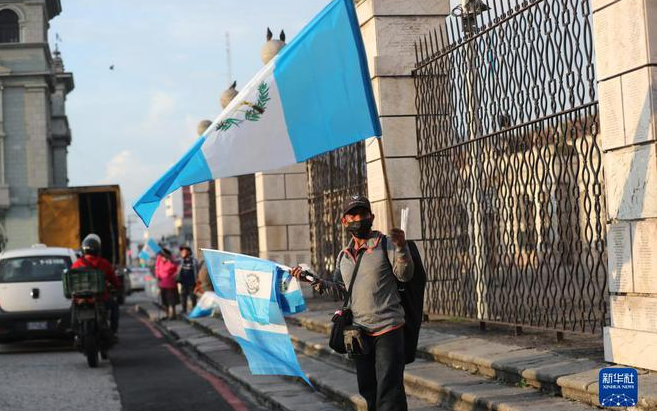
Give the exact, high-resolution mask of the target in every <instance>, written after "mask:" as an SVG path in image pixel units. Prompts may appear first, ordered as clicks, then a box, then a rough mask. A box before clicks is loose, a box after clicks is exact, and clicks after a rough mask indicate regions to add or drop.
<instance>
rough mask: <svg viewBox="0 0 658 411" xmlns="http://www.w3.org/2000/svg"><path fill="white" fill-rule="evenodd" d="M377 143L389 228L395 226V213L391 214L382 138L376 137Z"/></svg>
mask: <svg viewBox="0 0 658 411" xmlns="http://www.w3.org/2000/svg"><path fill="white" fill-rule="evenodd" d="M377 145H378V147H379V159H380V160H381V162H382V173H383V174H384V189H385V190H386V203H387V208H388V216H389V217H388V221H389V223H390V224H391V226H390V227H389V231H390V229H391V228H394V227H395V215H394V214H393V200H392V199H391V188H390V187H389V185H388V173H387V172H386V158H385V157H384V147H383V144H382V138H381V137H380V138H377Z"/></svg>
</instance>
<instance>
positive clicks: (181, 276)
mask: <svg viewBox="0 0 658 411" xmlns="http://www.w3.org/2000/svg"><path fill="white" fill-rule="evenodd" d="M178 250H179V252H180V266H179V268H178V282H179V283H180V285H181V289H180V294H181V310H182V312H183V314H185V313H187V300H188V298H189V299H190V300H191V301H192V307H194V306H195V305H196V294H195V293H194V286H195V285H196V279H197V262H196V259H195V258H194V256H193V255H192V249H191V248H190V247H187V246H184V245H183V246H180V248H179V249H178Z"/></svg>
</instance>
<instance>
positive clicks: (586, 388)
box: [286, 312, 656, 411]
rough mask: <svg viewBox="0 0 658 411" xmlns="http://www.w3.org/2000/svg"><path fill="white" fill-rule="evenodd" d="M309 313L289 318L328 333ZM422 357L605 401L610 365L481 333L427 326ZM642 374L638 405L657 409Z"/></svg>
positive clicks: (573, 397)
mask: <svg viewBox="0 0 658 411" xmlns="http://www.w3.org/2000/svg"><path fill="white" fill-rule="evenodd" d="M309 314H310V315H309ZM309 314H306V315H304V314H298V315H296V316H289V317H286V320H287V321H288V323H289V324H294V325H296V326H299V327H302V328H305V329H307V330H310V331H313V332H316V333H321V334H325V335H328V334H329V333H330V331H331V322H329V321H328V319H324V317H320V316H319V315H318V314H319V313H317V312H316V313H315V314H311V313H309ZM325 317H327V318H328V316H325ZM423 334H424V335H423ZM465 347H467V348H465ZM304 349H305V350H306V349H308V348H304ZM478 352H479V353H478ZM417 358H419V359H423V360H426V361H431V362H435V363H440V364H443V365H446V366H448V367H450V368H452V369H457V370H464V371H468V372H469V373H472V374H478V375H481V376H484V377H487V378H489V379H493V380H499V381H503V382H505V383H507V384H514V385H520V386H530V387H533V388H534V389H536V390H537V391H541V392H544V393H546V394H550V395H555V396H558V397H562V398H564V399H565V400H569V401H577V402H579V403H582V404H586V405H588V406H595V407H599V406H600V405H599V401H598V371H599V370H600V369H601V368H604V367H607V366H610V365H609V364H606V363H597V362H595V361H591V360H586V359H574V358H570V357H565V356H561V355H558V354H554V353H550V352H548V351H540V350H536V349H529V348H523V347H510V346H504V345H502V344H497V343H492V342H490V341H487V340H485V339H481V338H473V337H459V336H456V335H450V334H445V333H439V332H436V331H431V330H423V329H421V338H420V341H419V347H418V352H417ZM638 373H639V375H640V377H639V379H640V388H641V389H640V393H639V394H640V395H639V398H638V405H637V406H636V409H638V410H643V411H650V410H651V411H653V410H656V390H655V388H656V373H653V372H647V371H645V370H638ZM642 387H644V389H642Z"/></svg>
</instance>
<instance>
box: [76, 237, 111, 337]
mask: <svg viewBox="0 0 658 411" xmlns="http://www.w3.org/2000/svg"><path fill="white" fill-rule="evenodd" d="M100 253H101V238H100V237H99V236H98V235H96V234H89V235H88V236H86V237H85V239H84V240H82V254H83V255H82V257H80V258H78V259H77V260H76V261H75V263H73V266H72V267H71V268H83V267H87V268H95V269H98V270H101V271H102V272H103V273H105V281H106V282H107V283H108V284H110V285H111V286H112V287H114V288H115V289H119V279H118V278H117V276H116V274H115V273H114V268H113V267H112V264H110V262H109V261H107V260H106V259H105V258H103V257H101V256H100ZM100 300H101V301H103V302H104V303H105V306H106V307H107V309H109V310H110V327H111V328H112V332H113V333H114V336H115V337H116V335H117V331H119V305H118V304H117V302H116V301H115V300H114V299H112V298H110V292H109V290H108V289H107V288H106V289H105V294H103V295H102V296H101V297H100Z"/></svg>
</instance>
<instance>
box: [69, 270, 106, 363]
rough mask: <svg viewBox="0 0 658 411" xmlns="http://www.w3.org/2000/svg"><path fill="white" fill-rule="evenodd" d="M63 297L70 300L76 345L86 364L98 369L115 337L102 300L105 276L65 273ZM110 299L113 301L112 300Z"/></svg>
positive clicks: (98, 272) (92, 272)
mask: <svg viewBox="0 0 658 411" xmlns="http://www.w3.org/2000/svg"><path fill="white" fill-rule="evenodd" d="M63 278H64V281H63V283H64V295H65V297H66V298H70V299H71V327H72V330H73V335H74V337H73V338H74V340H73V341H74V345H75V347H76V348H77V349H78V350H79V351H81V352H82V353H83V354H84V355H85V356H86V357H87V364H88V365H89V366H90V367H92V368H95V367H97V366H98V356H99V354H100V357H101V358H102V359H103V360H106V359H107V358H108V351H109V349H110V348H111V347H112V345H113V340H114V336H113V334H112V331H111V329H110V326H109V310H108V309H107V308H106V305H105V302H104V301H102V300H101V297H102V295H103V294H104V293H105V287H107V285H106V284H105V275H104V274H103V272H102V271H100V270H95V269H88V268H78V269H70V270H66V271H65V272H64V275H63ZM110 298H113V297H112V296H111V297H110Z"/></svg>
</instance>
